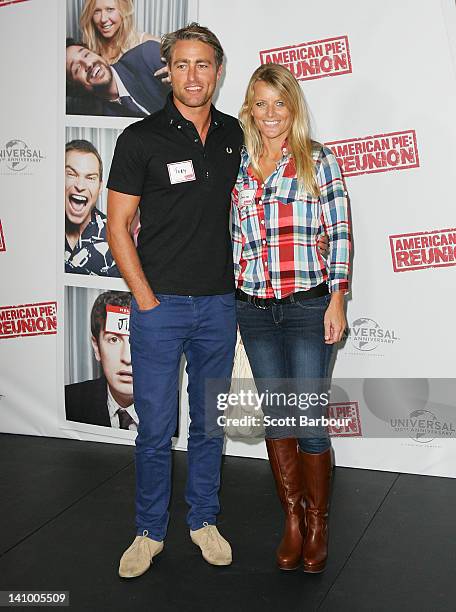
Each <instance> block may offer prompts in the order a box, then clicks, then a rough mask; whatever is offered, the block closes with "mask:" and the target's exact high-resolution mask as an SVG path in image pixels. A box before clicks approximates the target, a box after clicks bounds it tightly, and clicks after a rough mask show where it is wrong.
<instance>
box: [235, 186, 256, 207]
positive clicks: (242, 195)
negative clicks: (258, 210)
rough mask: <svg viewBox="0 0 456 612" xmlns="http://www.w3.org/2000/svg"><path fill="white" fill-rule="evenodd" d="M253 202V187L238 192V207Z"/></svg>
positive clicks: (249, 204)
mask: <svg viewBox="0 0 456 612" xmlns="http://www.w3.org/2000/svg"><path fill="white" fill-rule="evenodd" d="M254 202H255V189H241V191H240V192H239V207H240V208H242V207H243V206H251V205H252V204H254Z"/></svg>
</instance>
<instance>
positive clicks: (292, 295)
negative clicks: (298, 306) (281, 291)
mask: <svg viewBox="0 0 456 612" xmlns="http://www.w3.org/2000/svg"><path fill="white" fill-rule="evenodd" d="M290 302H291V303H292V304H294V303H295V298H294V293H291V294H290Z"/></svg>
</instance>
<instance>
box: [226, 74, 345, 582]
mask: <svg viewBox="0 0 456 612" xmlns="http://www.w3.org/2000/svg"><path fill="white" fill-rule="evenodd" d="M239 118H240V122H241V125H242V128H243V131H244V137H245V147H244V149H243V152H242V157H241V167H240V170H239V175H238V178H237V181H236V184H235V187H234V189H233V202H232V219H233V221H232V223H233V226H232V235H233V251H234V266H235V274H236V284H237V290H236V298H237V300H236V308H237V316H238V323H239V330H240V333H241V337H242V340H243V342H244V346H245V350H246V353H247V356H248V358H249V361H250V365H251V368H252V372H253V376H254V378H255V382H256V385H257V388H258V391H259V392H260V393H261V392H265V391H266V392H267V391H268V388H267V387H269V391H271V387H272V388H274V385H275V384H279V383H278V382H277V379H282V382H283V381H284V379H285V380H286V381H288V382H289V384H290V385H299V384H300V382H299V381H301V382H302V380H303V379H306V381H307V382H308V384H310V385H311V386H312V384H313V389H312V390H315V385H317V386H318V387H319V389H320V391H321V390H323V389H326V391H327V387H325V383H324V381H325V378H326V377H327V376H328V369H329V362H330V357H331V353H332V347H333V345H334V343H336V342H338V341H339V340H340V339H341V338H342V334H343V331H344V329H345V326H346V320H345V315H344V294H345V293H346V292H347V290H348V268H349V250H350V233H349V222H348V210H347V198H346V193H345V191H344V185H343V181H342V178H341V174H340V170H339V167H338V164H337V161H336V159H335V157H334V155H333V153H332V152H331V150H330V149H329V148H328V147H324V146H321V145H319V144H318V143H316V142H313V141H312V140H311V139H310V136H309V117H308V111H307V108H306V104H305V100H304V97H303V94H302V91H301V88H300V86H299V83H298V82H297V81H296V79H295V78H294V76H293V75H292V74H291V73H290V72H289V71H288V70H287V69H286V68H284V67H283V66H279V65H276V64H266V65H264V66H261V67H260V68H258V69H257V70H256V71H255V72H254V73H253V75H252V77H251V79H250V82H249V85H248V87H247V92H246V96H245V100H244V104H243V106H242V108H241V111H240V114H239ZM324 231H326V233H327V234H328V236H329V244H330V246H329V248H330V250H329V258H328V260H327V261H325V260H324V259H323V257H322V256H321V254H320V253H319V250H318V248H317V240H318V236H319V235H320V234H322V233H323V232H324ZM266 379H267V382H266ZM287 388H289V387H287ZM274 390H277V388H274ZM325 397H326V398H327V397H328V396H327V395H326V396H325ZM325 397H324V394H323V395H322V396H321V404H320V405H319V406H318V407H317V408H318V415H319V416H322V414H323V408H322V406H324V404H325V401H324V400H325ZM262 408H263V412H264V413H265V416H270V415H271V414H272V415H273V416H277V415H278V414H280V413H281V412H282V414H287V415H289V416H290V415H291V414H294V415H296V412H293V409H292V408H290V406H289V405H287V406H285V407H280V406H279V407H277V406H272V407H271V406H270V405H269V404H266V405H265V402H263V405H262ZM290 410H291V412H290ZM297 412H299V411H297ZM314 414H315V409H314ZM266 446H267V450H268V455H269V461H270V464H271V468H272V472H273V475H274V478H275V481H276V486H277V491H278V494H279V498H280V500H281V502H282V506H283V509H284V511H285V514H286V522H285V530H284V535H283V538H282V541H281V543H280V546H279V548H278V550H277V562H278V565H279V567H280V568H281V569H296V568H297V567H298V566H299V565H300V563H301V562H302V563H303V566H304V571H306V572H320V571H322V570H323V569H324V567H325V563H326V557H327V514H328V503H329V488H330V476H331V470H332V462H331V446H330V439H329V436H328V433H327V431H326V428H323V427H316V428H314V429H313V430H306V431H305V430H304V429H302V428H301V429H299V428H296V427H293V426H291V427H288V428H284V427H281V428H280V427H274V426H269V427H266Z"/></svg>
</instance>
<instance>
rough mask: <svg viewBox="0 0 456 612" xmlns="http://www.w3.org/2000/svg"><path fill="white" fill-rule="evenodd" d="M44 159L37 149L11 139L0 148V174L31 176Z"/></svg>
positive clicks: (41, 152) (22, 141)
mask: <svg viewBox="0 0 456 612" xmlns="http://www.w3.org/2000/svg"><path fill="white" fill-rule="evenodd" d="M43 159H46V156H45V155H44V153H43V151H42V150H41V149H40V148H39V147H35V146H30V145H29V144H27V143H26V142H25V141H24V140H19V139H18V138H12V139H11V140H8V141H7V142H6V143H5V144H4V146H3V147H1V148H0V174H33V172H32V171H33V169H34V168H36V166H37V165H38V164H40V163H41V162H42V161H43Z"/></svg>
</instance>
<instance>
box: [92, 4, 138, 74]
mask: <svg viewBox="0 0 456 612" xmlns="http://www.w3.org/2000/svg"><path fill="white" fill-rule="evenodd" d="M96 1H97V0H86V1H85V4H84V7H83V9H82V13H81V19H80V24H81V31H82V40H83V42H84V44H86V45H87V46H88V48H89V49H91V50H92V51H94V52H95V53H97V54H98V55H101V56H103V50H104V44H103V37H102V36H100V34H99V32H98V30H97V29H96V27H95V24H94V23H93V13H94V11H95V3H96ZM112 2H114V4H115V5H116V6H117V9H118V11H119V13H120V16H121V17H122V21H121V24H120V27H119V29H118V31H117V33H116V42H117V53H116V55H115V57H112V58H109V63H110V64H114V63H115V62H117V61H118V59H119V58H120V57H121V56H122V55H123V54H124V53H125V52H126V51H129V50H130V49H132V48H133V47H136V46H137V45H139V43H140V36H139V33H138V32H137V30H136V28H135V25H134V15H135V8H134V5H133V0H112Z"/></svg>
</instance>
